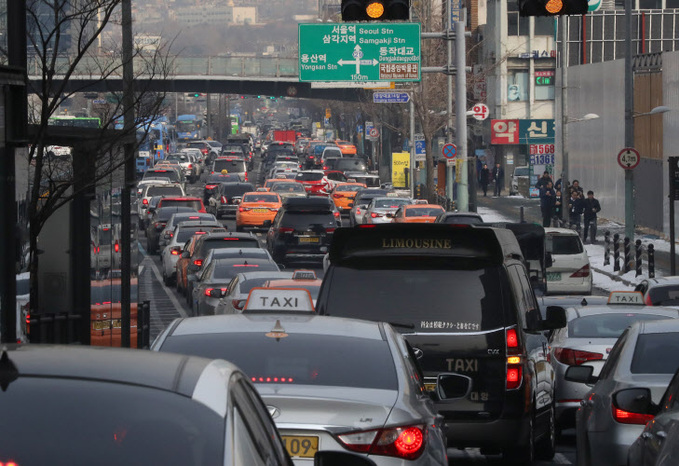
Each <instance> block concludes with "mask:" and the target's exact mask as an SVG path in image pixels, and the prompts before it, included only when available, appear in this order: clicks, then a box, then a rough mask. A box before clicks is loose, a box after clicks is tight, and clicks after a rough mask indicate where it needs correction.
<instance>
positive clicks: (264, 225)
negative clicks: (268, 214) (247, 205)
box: [262, 220, 271, 228]
mask: <svg viewBox="0 0 679 466" xmlns="http://www.w3.org/2000/svg"><path fill="white" fill-rule="evenodd" d="M262 226H263V227H264V228H271V220H264V223H263V224H262Z"/></svg>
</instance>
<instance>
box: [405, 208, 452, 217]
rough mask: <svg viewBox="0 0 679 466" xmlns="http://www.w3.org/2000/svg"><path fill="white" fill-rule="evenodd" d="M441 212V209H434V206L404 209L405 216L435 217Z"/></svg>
mask: <svg viewBox="0 0 679 466" xmlns="http://www.w3.org/2000/svg"><path fill="white" fill-rule="evenodd" d="M442 213H443V209H436V208H434V207H411V208H409V209H406V217H436V216H437V215H438V214H442Z"/></svg>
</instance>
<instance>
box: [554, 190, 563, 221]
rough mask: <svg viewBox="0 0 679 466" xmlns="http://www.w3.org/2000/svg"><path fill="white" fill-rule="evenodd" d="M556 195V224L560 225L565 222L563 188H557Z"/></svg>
mask: <svg viewBox="0 0 679 466" xmlns="http://www.w3.org/2000/svg"><path fill="white" fill-rule="evenodd" d="M554 191H555V192H556V196H555V197H554V225H555V226H557V227H560V226H561V225H562V224H563V222H562V218H563V196H562V195H561V190H560V189H557V188H555V189H554Z"/></svg>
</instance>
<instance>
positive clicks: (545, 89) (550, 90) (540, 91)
mask: <svg viewBox="0 0 679 466" xmlns="http://www.w3.org/2000/svg"><path fill="white" fill-rule="evenodd" d="M535 100H554V86H535Z"/></svg>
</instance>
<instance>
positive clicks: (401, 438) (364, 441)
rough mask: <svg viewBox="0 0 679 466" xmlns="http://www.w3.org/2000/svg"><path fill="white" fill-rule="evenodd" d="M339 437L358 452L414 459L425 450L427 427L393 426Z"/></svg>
mask: <svg viewBox="0 0 679 466" xmlns="http://www.w3.org/2000/svg"><path fill="white" fill-rule="evenodd" d="M337 438H338V439H339V440H340V442H342V444H343V445H344V446H345V447H346V448H347V449H349V450H352V451H355V452H358V453H367V454H369V455H381V456H393V457H396V458H403V459H407V460H414V459H417V458H418V457H419V456H420V455H421V454H422V452H423V451H424V447H425V438H426V427H425V426H423V425H417V426H404V427H392V428H388V429H377V430H368V431H363V432H354V433H351V434H344V435H338V436H337Z"/></svg>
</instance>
